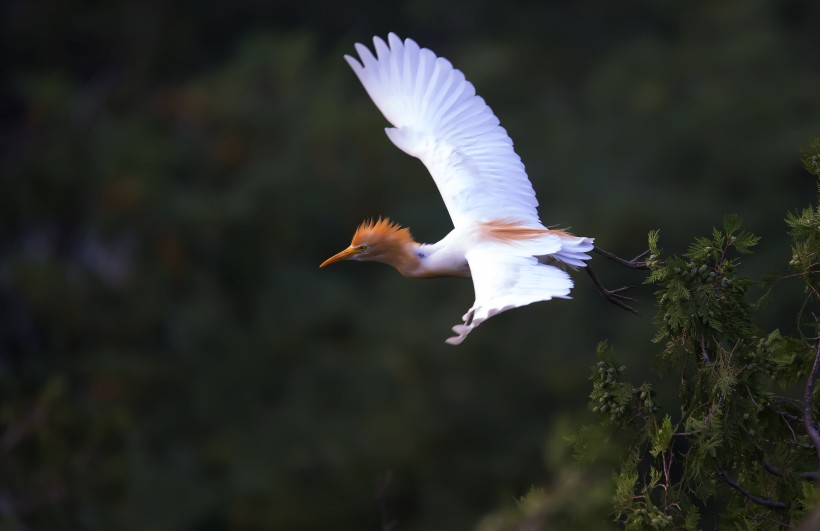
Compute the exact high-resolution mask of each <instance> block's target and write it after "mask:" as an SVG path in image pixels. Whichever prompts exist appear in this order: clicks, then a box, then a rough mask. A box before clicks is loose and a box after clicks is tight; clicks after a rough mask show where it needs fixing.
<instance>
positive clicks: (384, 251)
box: [319, 218, 415, 271]
mask: <svg viewBox="0 0 820 531" xmlns="http://www.w3.org/2000/svg"><path fill="white" fill-rule="evenodd" d="M413 245H415V242H414V241H413V237H412V236H411V235H410V229H407V228H402V226H401V225H399V224H398V223H393V222H392V221H390V220H389V219H388V218H379V219H378V220H376V221H372V220H371V221H365V222H364V223H362V224H361V225H359V228H357V229H356V232H355V233H354V234H353V240H352V241H351V242H350V247H348V248H347V249H345V250H343V251H342V252H340V253H336V254H334V255H333V256H331V257H330V258H328V259H327V260H325V261H324V262H322V265H320V266H319V267H325V266H326V265H330V264H332V263H334V262H339V261H342V260H361V261H374V262H383V263H386V264H390V265H392V266H394V267H396V268H397V269H399V270H400V271H401V269H400V268H399V266H400V265H404V262H405V261H406V260H407V259H408V254H407V253H408V251H409V249H410V247H412V246H413Z"/></svg>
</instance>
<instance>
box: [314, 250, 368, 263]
mask: <svg viewBox="0 0 820 531" xmlns="http://www.w3.org/2000/svg"><path fill="white" fill-rule="evenodd" d="M360 252H362V251H361V249H359V248H358V247H348V248H347V249H345V250H344V251H342V252H340V253H336V254H334V255H333V256H331V257H330V258H328V259H327V260H325V261H324V262H322V264H321V265H320V266H319V267H325V266H326V265H330V264H332V263H334V262H340V261H342V260H347V259H349V258H350V257H351V256H352V255H356V254H359V253H360Z"/></svg>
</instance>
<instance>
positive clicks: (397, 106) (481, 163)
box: [345, 33, 540, 228]
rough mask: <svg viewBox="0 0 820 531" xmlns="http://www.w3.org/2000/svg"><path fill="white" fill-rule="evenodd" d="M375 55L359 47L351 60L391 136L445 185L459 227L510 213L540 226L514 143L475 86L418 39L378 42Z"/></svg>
mask: <svg viewBox="0 0 820 531" xmlns="http://www.w3.org/2000/svg"><path fill="white" fill-rule="evenodd" d="M373 44H374V46H375V49H376V57H374V56H373V54H372V53H371V52H370V50H369V49H368V48H367V47H365V46H363V45H361V44H356V51H357V52H358V53H359V57H360V58H361V63H360V62H359V61H357V60H356V59H354V58H353V57H350V56H347V55H346V56H345V59H346V60H347V62H348V63H349V64H350V66H351V67H352V68H353V71H354V72H355V73H356V75H357V76H358V77H359V80H360V81H361V82H362V84H363V85H364V88H365V90H367V93H368V94H369V95H370V97H371V98H372V99H373V102H374V103H375V104H376V106H377V107H378V108H379V110H381V112H382V114H384V116H385V118H387V120H388V121H389V122H390V123H391V124H393V125H394V126H395V127H393V128H387V129H386V132H387V136H388V137H389V138H390V140H391V141H392V142H393V143H394V144H395V145H396V146H397V147H398V148H399V149H401V150H402V151H404V152H406V153H408V154H410V155H412V156H414V157H417V158H419V159H420V160H421V161H422V162H423V163H424V165H425V166H426V167H427V169H428V170H429V171H430V174H431V175H432V176H433V180H434V181H435V182H436V185H437V186H438V189H439V192H440V193H441V197H442V199H443V200H444V204H445V205H446V206H447V210H448V212H449V213H450V217H451V218H452V220H453V224H454V225H455V227H457V228H458V227H462V226H468V225H470V224H472V223H475V222H478V221H489V220H492V219H494V218H496V217H498V214H499V212H503V213H504V216H505V217H508V218H511V219H516V220H518V221H520V222H521V223H523V224H524V225H527V226H539V225H540V222H539V219H538V212H537V210H536V207H537V206H538V201H537V200H536V199H535V191H534V190H533V188H532V185H531V184H530V181H529V179H528V178H527V174H526V172H525V171H524V165H523V164H522V163H521V159H520V158H519V157H518V155H516V153H515V151H514V150H513V144H512V140H510V137H509V136H508V135H507V132H506V131H505V130H504V128H503V127H501V126H500V125H499V121H498V118H496V116H495V115H494V114H493V112H492V110H491V109H490V108H489V107H488V106H487V104H486V103H485V102H484V100H483V99H482V98H481V97H479V96H477V95H476V93H475V88H474V87H473V85H472V84H471V83H470V82H469V81H467V80H466V79H465V78H464V74H462V73H461V72H460V71H459V70H457V69H455V68H453V66H452V64H450V62H449V61H447V60H446V59H444V58H441V57H436V56H435V54H434V53H433V52H432V51H430V50H428V49H426V48H419V46H418V44H416V43H415V42H414V41H413V40H412V39H406V40H405V41H403V42H402V41H401V39H399V38H398V37H397V36H396V35H395V34H393V33H390V34H389V35H388V37H387V43H385V42H384V41H383V40H382V39H381V38H379V37H374V39H373Z"/></svg>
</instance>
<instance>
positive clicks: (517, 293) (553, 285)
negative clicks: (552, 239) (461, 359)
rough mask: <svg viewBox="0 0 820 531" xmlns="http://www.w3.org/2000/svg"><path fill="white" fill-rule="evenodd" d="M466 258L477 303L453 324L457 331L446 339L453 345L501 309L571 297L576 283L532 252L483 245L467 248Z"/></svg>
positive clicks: (454, 329)
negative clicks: (506, 251)
mask: <svg viewBox="0 0 820 531" xmlns="http://www.w3.org/2000/svg"><path fill="white" fill-rule="evenodd" d="M558 245H559V246H560V244H558ZM467 262H468V263H469V264H470V273H471V275H472V277H473V286H474V288H475V303H474V304H473V307H472V308H470V310H469V311H468V312H467V313H466V314H465V315H464V317H463V320H464V322H463V323H461V324H457V325H455V326H454V327H453V332H455V333H456V335H455V336H453V337H451V338H449V339H447V340H446V342H447V343H449V344H451V345H458V344H459V343H461V342H462V341H464V339H465V338H466V337H467V335H468V334H469V333H470V332H472V331H473V329H475V328H476V327H477V326H478V325H480V324H481V323H483V322H484V321H486V320H487V319H489V318H490V317H492V316H494V315H497V314H499V313H501V312H504V311H507V310H510V309H512V308H518V307H520V306H526V305H527V304H531V303H533V302H538V301H547V300H550V299H552V298H556V297H557V298H564V299H568V298H569V292H570V290H571V289H572V285H573V284H572V279H571V278H570V277H569V275H568V274H567V273H566V271H563V270H561V269H559V268H557V267H555V266H551V265H547V264H543V263H540V262H539V261H538V259H537V258H535V257H532V256H521V255H517V254H505V253H499V252H498V250H497V249H480V250H476V251H470V252H468V253H467Z"/></svg>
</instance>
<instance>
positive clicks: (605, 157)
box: [0, 0, 820, 531]
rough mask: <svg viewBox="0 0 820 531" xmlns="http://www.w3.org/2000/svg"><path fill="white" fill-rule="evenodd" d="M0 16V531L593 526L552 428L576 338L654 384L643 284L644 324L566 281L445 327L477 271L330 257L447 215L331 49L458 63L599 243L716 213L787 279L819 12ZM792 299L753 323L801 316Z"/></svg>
mask: <svg viewBox="0 0 820 531" xmlns="http://www.w3.org/2000/svg"><path fill="white" fill-rule="evenodd" d="M0 26H1V27H2V33H1V34H0V39H2V41H3V42H2V44H3V49H4V51H5V53H4V55H5V57H6V59H5V60H4V61H3V64H4V68H3V74H2V86H0V112H1V113H2V117H3V119H2V123H1V124H0V150H1V151H0V179H2V187H1V188H0V522H2V527H3V528H4V529H14V530H16V529H26V530H27V529H31V530H40V529H120V530H126V531H127V530H195V529H196V530H199V529H203V530H205V529H207V530H220V529H237V530H257V529H258V530H263V529H276V530H314V529H316V530H324V529H334V530H348V529H350V530H366V529H387V528H389V527H390V526H391V521H392V523H395V524H396V525H395V529H401V530H458V529H474V528H481V529H491V528H492V522H493V521H494V518H496V517H497V516H498V514H499V512H503V511H505V510H506V509H507V508H509V507H512V506H514V504H515V499H516V498H517V497H520V496H522V495H523V494H525V493H526V492H527V491H528V490H529V488H530V487H531V486H537V487H538V486H540V487H543V488H545V489H546V490H547V492H555V493H556V494H555V495H556V496H557V497H559V498H560V496H561V493H562V492H582V493H583V494H582V495H581V497H580V498H578V497H573V499H572V500H571V501H567V507H571V506H572V503H574V504H575V505H577V507H575V508H574V509H573V510H577V512H578V514H585V515H586V516H583V517H584V518H587V520H586V521H587V522H588V524H589V525H590V526H592V527H595V526H597V527H604V526H605V525H606V518H607V513H606V507H605V503H606V500H607V499H608V496H609V495H608V494H607V491H606V488H607V487H606V483H605V482H606V478H607V476H606V475H605V474H604V475H602V476H601V477H600V478H599V479H595V477H593V476H585V477H580V476H578V475H577V474H576V473H574V472H573V473H570V472H568V470H569V469H568V468H567V467H570V466H571V465H570V464H568V463H571V462H572V457H571V451H570V450H569V449H568V445H567V443H566V442H565V440H564V437H565V436H566V435H567V434H569V433H571V432H572V431H573V430H575V429H577V427H578V426H579V425H580V424H581V423H582V422H583V421H584V416H585V413H584V408H585V403H586V400H587V395H588V393H589V391H590V385H589V382H588V381H587V378H588V376H589V367H590V366H592V365H594V363H595V362H596V359H595V346H596V344H597V343H598V342H599V341H601V340H603V339H608V340H609V342H610V344H611V345H613V346H614V347H615V349H616V351H617V352H618V353H619V355H620V356H621V359H622V360H623V361H624V362H625V363H626V365H627V367H628V372H627V375H628V376H630V377H632V378H634V379H635V380H638V379H641V378H649V379H654V380H658V378H659V377H658V376H657V375H655V374H654V373H652V371H651V356H652V355H653V354H654V353H655V352H656V351H657V349H658V346H656V345H654V344H652V343H651V341H650V340H651V337H652V335H653V329H652V315H653V312H654V307H653V300H652V292H651V290H649V289H646V288H638V289H637V290H636V291H635V295H636V296H637V297H638V299H639V300H638V302H637V307H638V309H639V310H640V311H641V316H638V317H636V316H634V315H631V314H628V313H626V312H624V311H622V310H619V309H617V308H615V307H614V306H612V305H610V304H608V303H606V302H605V301H603V300H602V299H601V298H600V296H599V295H598V293H597V292H596V291H595V289H594V288H593V286H592V285H591V283H590V282H589V281H588V279H587V278H586V276H585V275H584V274H583V273H581V274H576V275H575V278H576V280H577V288H576V290H575V291H574V299H573V300H572V301H555V302H551V303H544V304H537V305H533V306H530V307H527V308H526V309H519V310H516V311H510V312H507V313H505V314H503V315H501V316H498V317H496V318H494V319H492V320H491V321H489V322H487V323H486V324H484V325H483V326H482V327H480V328H479V329H478V330H477V331H476V332H474V333H473V334H471V336H470V337H469V339H468V340H467V341H466V343H465V344H463V345H462V346H460V347H457V348H453V347H450V346H448V345H446V344H444V339H445V338H446V337H448V334H449V329H450V327H451V326H452V325H453V324H455V323H457V322H459V321H460V316H461V315H462V314H463V313H464V311H465V310H466V309H468V308H469V307H470V305H471V304H472V302H473V292H472V285H471V283H470V282H467V281H460V280H453V279H445V280H429V281H410V280H406V279H404V278H402V277H400V276H399V275H398V274H397V273H396V272H395V271H393V270H392V269H390V268H387V267H384V266H380V265H376V264H356V265H353V264H349V263H343V264H340V265H337V266H334V267H332V268H328V269H323V270H321V271H320V270H319V268H318V265H319V263H320V262H321V261H322V260H324V259H325V258H327V257H328V256H330V255H331V254H333V253H335V252H337V251H339V250H341V249H342V248H344V247H345V246H346V245H347V244H348V242H349V239H350V237H351V235H352V232H353V230H354V229H355V227H356V225H357V224H358V223H359V222H360V221H361V220H363V219H364V218H366V217H370V216H378V215H385V216H390V217H391V218H393V219H394V220H396V221H398V222H400V223H402V224H405V225H407V226H410V227H411V228H412V230H413V234H414V236H415V237H416V239H417V240H420V241H427V242H432V241H437V240H438V239H439V238H441V237H443V236H444V235H445V234H446V233H447V232H448V231H449V230H450V228H451V225H450V221H449V219H448V217H447V213H446V211H445V209H444V206H443V204H442V202H441V200H440V197H439V196H438V193H437V191H436V189H435V186H434V184H433V182H432V180H431V179H430V178H429V176H428V175H427V172H426V170H425V169H424V168H423V166H422V165H421V164H420V163H419V162H418V161H417V160H415V159H412V158H410V157H408V156H406V155H405V154H403V153H401V152H400V151H399V150H397V149H396V148H395V147H393V146H392V145H391V143H390V142H389V141H388V139H387V138H386V137H385V135H384V133H383V130H382V129H383V127H385V126H386V123H385V121H384V119H383V118H382V116H381V115H380V114H379V112H378V111H377V110H376V108H375V107H374V106H373V105H372V103H371V102H370V100H369V99H368V97H367V95H366V93H365V91H364V89H363V88H362V87H361V85H360V84H359V82H358V80H357V79H356V77H355V76H354V75H353V73H352V72H351V71H350V70H349V68H348V66H347V65H346V64H345V63H344V61H343V60H342V55H343V54H345V53H352V51H353V44H354V43H355V42H364V43H367V44H370V39H371V38H372V36H373V35H381V36H385V35H386V34H387V32H388V31H395V32H397V33H398V34H399V35H400V36H401V37H402V38H404V37H412V38H414V39H415V40H417V42H418V43H419V44H420V45H422V46H425V47H429V48H431V49H433V50H434V51H435V52H436V53H437V54H439V55H442V56H444V57H447V58H448V59H450V60H451V61H452V62H453V63H454V65H455V66H456V67H457V68H459V69H461V70H462V71H464V72H465V73H466V75H467V78H468V79H469V80H471V81H472V82H473V83H474V85H475V86H476V89H477V91H478V93H479V94H481V95H482V96H483V97H484V98H485V99H486V101H487V102H488V103H489V104H490V106H491V107H492V108H493V110H494V111H495V113H496V114H497V115H498V116H499V118H500V119H501V123H502V125H503V126H504V127H505V128H506V129H507V130H508V132H509V133H510V135H511V136H512V138H513V140H514V141H515V143H516V149H517V152H518V154H519V155H520V156H521V157H522V159H523V161H524V163H525V165H526V166H527V170H528V173H529V175H530V178H531V180H532V182H533V186H534V187H535V190H536V192H537V194H538V197H539V199H540V202H541V209H540V212H541V217H542V219H543V221H544V222H545V223H546V224H550V225H560V226H569V227H571V228H572V230H573V231H574V232H576V233H577V234H581V235H588V236H594V237H596V238H597V243H598V244H599V245H600V246H601V247H603V248H605V249H608V250H610V251H613V252H616V253H618V254H620V255H622V256H634V255H635V254H638V253H639V252H640V251H642V250H643V249H645V248H646V234H647V232H648V231H649V230H650V229H660V231H661V237H662V240H661V245H662V246H663V247H664V248H665V249H666V250H667V251H668V252H670V253H681V252H684V251H685V246H686V245H687V242H688V241H689V240H690V239H691V237H693V236H694V235H696V234H701V233H704V232H707V231H709V230H710V228H711V227H712V226H715V225H719V224H720V223H721V219H722V217H723V215H724V214H726V213H737V214H739V215H740V216H741V217H743V218H744V219H745V220H746V225H745V226H746V228H748V229H749V230H752V231H753V232H756V233H758V234H760V235H762V236H763V240H762V242H761V244H760V246H759V248H758V252H757V253H756V254H755V255H753V256H752V257H750V258H748V259H747V260H746V264H745V266H746V272H747V273H749V274H758V273H761V272H765V271H769V272H778V271H780V272H782V271H785V270H786V268H787V263H788V259H789V250H788V242H787V240H786V238H785V225H784V223H783V221H782V219H783V217H784V215H785V213H786V211H788V210H796V209H798V208H802V207H805V206H807V205H809V204H810V203H811V202H813V201H814V197H815V183H814V181H813V179H812V178H811V177H810V176H809V175H808V174H807V173H806V172H804V171H803V170H802V169H801V167H800V163H799V156H800V150H801V149H802V148H803V147H805V146H806V145H807V144H808V142H809V140H810V138H811V137H812V136H817V135H818V134H820V101H819V98H818V95H820V33H818V31H817V28H818V27H820V4H818V3H817V2H812V1H810V0H786V1H780V2H774V1H772V2H764V1H756V0H752V1H743V2H741V1H721V2H713V1H705V0H704V1H698V2H690V3H687V4H686V6H685V9H682V8H681V6H680V5H679V4H678V3H674V2H630V3H616V4H613V3H611V2H605V1H601V0H584V1H580V2H569V1H563V2H522V3H514V2H505V3H499V2H488V1H471V2H464V1H455V0H454V1H452V2H440V1H438V0H416V1H413V2H395V3H387V2H377V1H364V2H335V1H329V0H328V1H314V2H297V1H273V2H262V1H246V2H241V1H240V2H232V3H227V2H215V1H202V2H185V1H178V2H157V1H150V2H144V1H135V0H125V1H118V2H75V3H68V2H61V1H57V0H43V1H41V2H25V1H23V0H9V1H6V2H3V4H2V7H0ZM593 264H594V265H595V266H597V272H598V274H599V276H600V277H601V278H602V280H603V281H604V282H605V284H607V285H609V286H611V287H617V286H620V285H624V284H633V285H639V284H640V283H641V281H642V279H643V276H642V275H641V273H639V272H635V271H630V270H626V269H623V268H620V267H619V266H616V265H610V264H609V263H607V262H606V261H603V262H602V259H601V258H595V259H594V260H593ZM784 286H785V287H784V290H783V294H782V296H776V297H774V298H773V299H772V301H771V303H770V304H769V306H768V307H767V310H766V312H767V313H766V315H767V316H768V317H767V319H769V322H764V323H761V324H762V325H763V326H767V327H772V326H780V327H781V329H782V330H783V332H784V333H791V332H793V327H794V323H793V321H792V320H790V319H791V318H781V316H787V315H792V316H793V315H794V308H795V305H798V304H799V302H800V300H801V299H800V293H799V292H797V290H798V288H797V285H796V284H795V286H793V287H794V290H795V293H790V292H789V289H790V285H789V284H788V283H786V284H784ZM573 474H575V475H573ZM585 481H586V483H584V482H585ZM385 484H386V488H384V489H382V490H383V491H384V495H383V496H380V497H379V496H375V495H374V493H375V492H376V491H377V490H379V487H380V486H385ZM572 489H576V491H573V490H572ZM578 489H580V490H578ZM596 496H597V498H596ZM376 498H379V499H376ZM601 500H602V501H601ZM381 511H384V513H385V514H386V516H383V515H382V514H380V513H381ZM587 513H588V514H587ZM579 518H580V517H579Z"/></svg>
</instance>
